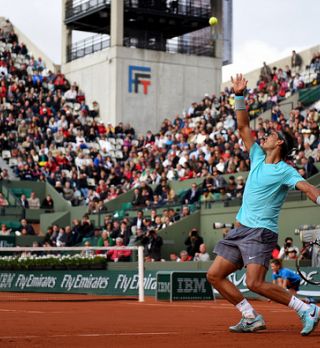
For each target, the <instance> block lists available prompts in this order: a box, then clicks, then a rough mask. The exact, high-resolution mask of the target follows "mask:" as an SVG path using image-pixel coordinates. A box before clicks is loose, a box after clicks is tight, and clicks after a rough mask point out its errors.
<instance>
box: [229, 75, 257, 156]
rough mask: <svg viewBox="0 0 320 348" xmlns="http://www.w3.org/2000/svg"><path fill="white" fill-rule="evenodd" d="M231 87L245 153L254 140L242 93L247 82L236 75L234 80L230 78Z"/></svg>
mask: <svg viewBox="0 0 320 348" xmlns="http://www.w3.org/2000/svg"><path fill="white" fill-rule="evenodd" d="M231 82H232V87H233V90H234V93H235V95H236V96H235V110H236V116H237V122H238V129H239V132H240V137H241V139H242V140H243V142H244V144H245V146H246V149H247V151H250V148H251V146H252V145H253V143H254V139H253V137H252V135H251V129H250V123H249V115H248V112H247V110H246V105H245V101H244V95H243V94H244V91H245V89H246V87H247V83H248V81H247V80H246V79H245V78H244V77H243V76H242V74H237V75H236V76H235V77H234V78H233V77H231Z"/></svg>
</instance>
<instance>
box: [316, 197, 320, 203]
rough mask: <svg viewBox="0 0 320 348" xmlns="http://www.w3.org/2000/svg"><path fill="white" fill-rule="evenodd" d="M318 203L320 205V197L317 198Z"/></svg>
mask: <svg viewBox="0 0 320 348" xmlns="http://www.w3.org/2000/svg"><path fill="white" fill-rule="evenodd" d="M316 203H317V204H318V205H320V196H318V198H317V200H316Z"/></svg>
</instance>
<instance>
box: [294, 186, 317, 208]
mask: <svg viewBox="0 0 320 348" xmlns="http://www.w3.org/2000/svg"><path fill="white" fill-rule="evenodd" d="M296 188H297V189H298V190H300V191H302V192H304V193H305V194H306V195H307V197H308V198H309V199H310V200H311V201H312V202H314V203H316V204H318V205H320V190H319V189H318V188H316V187H315V186H313V185H311V184H309V183H308V182H307V181H299V182H298V183H297V184H296Z"/></svg>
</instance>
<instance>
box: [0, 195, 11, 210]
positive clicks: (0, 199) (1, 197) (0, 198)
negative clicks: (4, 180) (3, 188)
mask: <svg viewBox="0 0 320 348" xmlns="http://www.w3.org/2000/svg"><path fill="white" fill-rule="evenodd" d="M8 205H9V202H8V201H7V199H6V198H5V197H4V195H3V193H2V192H0V207H7V206H8Z"/></svg>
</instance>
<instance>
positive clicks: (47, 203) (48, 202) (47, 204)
mask: <svg viewBox="0 0 320 348" xmlns="http://www.w3.org/2000/svg"><path fill="white" fill-rule="evenodd" d="M41 208H43V209H48V210H53V208H54V201H53V199H52V197H51V196H50V195H47V196H46V197H45V198H44V199H43V201H42V204H41Z"/></svg>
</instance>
